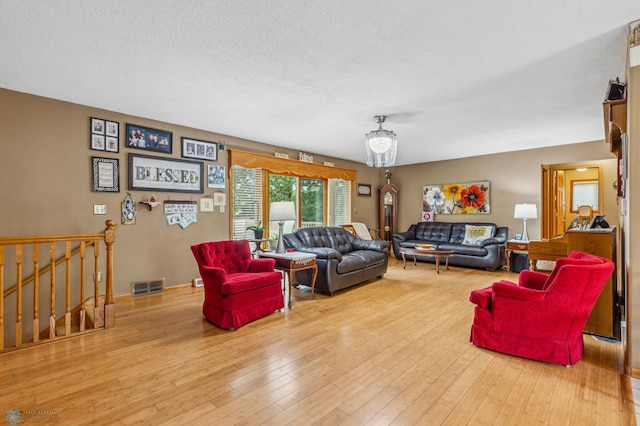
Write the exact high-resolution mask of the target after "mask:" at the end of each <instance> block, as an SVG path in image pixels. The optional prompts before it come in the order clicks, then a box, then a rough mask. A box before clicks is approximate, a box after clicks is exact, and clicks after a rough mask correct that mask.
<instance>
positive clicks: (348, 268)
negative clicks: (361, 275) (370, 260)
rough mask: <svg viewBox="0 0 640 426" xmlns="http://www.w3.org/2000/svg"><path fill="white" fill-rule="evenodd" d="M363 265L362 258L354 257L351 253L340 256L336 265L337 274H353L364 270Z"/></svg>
mask: <svg viewBox="0 0 640 426" xmlns="http://www.w3.org/2000/svg"><path fill="white" fill-rule="evenodd" d="M364 266H365V263H364V260H363V259H362V257H360V256H354V255H353V253H347V254H343V255H342V260H341V261H340V263H338V266H337V269H338V273H339V274H345V273H347V272H353V271H357V270H360V269H364Z"/></svg>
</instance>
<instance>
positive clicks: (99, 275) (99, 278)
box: [93, 271, 102, 283]
mask: <svg viewBox="0 0 640 426" xmlns="http://www.w3.org/2000/svg"><path fill="white" fill-rule="evenodd" d="M95 280H96V274H95V273H94V274H93V281H95ZM98 282H99V283H101V282H102V271H99V272H98Z"/></svg>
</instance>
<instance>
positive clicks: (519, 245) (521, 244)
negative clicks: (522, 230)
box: [504, 240, 529, 272]
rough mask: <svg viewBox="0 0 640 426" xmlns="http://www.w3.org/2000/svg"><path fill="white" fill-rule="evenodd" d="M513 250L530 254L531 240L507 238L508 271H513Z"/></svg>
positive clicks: (505, 251)
mask: <svg viewBox="0 0 640 426" xmlns="http://www.w3.org/2000/svg"><path fill="white" fill-rule="evenodd" d="M511 252H514V253H520V254H526V255H528V254H529V241H522V240H507V243H506V245H505V249H504V255H505V256H506V258H507V271H509V272H511Z"/></svg>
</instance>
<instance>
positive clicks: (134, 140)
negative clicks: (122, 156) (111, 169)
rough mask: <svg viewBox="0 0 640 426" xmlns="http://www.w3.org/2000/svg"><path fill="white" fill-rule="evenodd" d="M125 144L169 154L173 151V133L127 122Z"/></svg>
mask: <svg viewBox="0 0 640 426" xmlns="http://www.w3.org/2000/svg"><path fill="white" fill-rule="evenodd" d="M125 146H126V147H127V148H136V149H143V150H146V151H154V152H162V153H165V154H171V153H172V152H173V134H172V133H171V132H167V131H165V130H158V129H152V128H149V127H142V126H136V125H135V124H128V123H127V127H126V134H125Z"/></svg>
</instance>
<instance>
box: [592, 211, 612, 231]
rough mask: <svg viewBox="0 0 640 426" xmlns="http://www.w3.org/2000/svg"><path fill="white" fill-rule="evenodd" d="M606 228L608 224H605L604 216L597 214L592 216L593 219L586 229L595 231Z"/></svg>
mask: <svg viewBox="0 0 640 426" xmlns="http://www.w3.org/2000/svg"><path fill="white" fill-rule="evenodd" d="M598 227H599V228H608V227H609V224H608V223H607V221H605V220H604V215H603V214H597V215H594V216H593V219H591V223H589V226H588V227H587V229H596V228H598Z"/></svg>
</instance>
